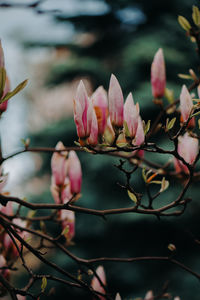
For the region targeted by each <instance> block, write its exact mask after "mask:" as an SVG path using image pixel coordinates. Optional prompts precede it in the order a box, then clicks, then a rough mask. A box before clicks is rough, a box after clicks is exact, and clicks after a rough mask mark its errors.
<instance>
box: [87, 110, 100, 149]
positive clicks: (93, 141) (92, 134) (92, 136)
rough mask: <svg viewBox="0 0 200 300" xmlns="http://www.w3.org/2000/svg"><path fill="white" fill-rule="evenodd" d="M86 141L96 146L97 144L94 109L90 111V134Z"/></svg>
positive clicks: (96, 123) (96, 125) (96, 124)
mask: <svg viewBox="0 0 200 300" xmlns="http://www.w3.org/2000/svg"><path fill="white" fill-rule="evenodd" d="M88 143H89V144H90V145H92V146H96V145H97V144H98V122H97V117H96V113H95V110H94V109H93V112H92V126H91V132H90V136H89V138H88Z"/></svg>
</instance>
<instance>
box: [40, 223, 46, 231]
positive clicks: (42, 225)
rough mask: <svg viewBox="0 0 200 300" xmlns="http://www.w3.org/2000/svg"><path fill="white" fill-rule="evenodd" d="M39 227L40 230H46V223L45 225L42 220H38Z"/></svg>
mask: <svg viewBox="0 0 200 300" xmlns="http://www.w3.org/2000/svg"><path fill="white" fill-rule="evenodd" d="M40 229H41V231H42V232H46V225H45V223H44V221H40Z"/></svg>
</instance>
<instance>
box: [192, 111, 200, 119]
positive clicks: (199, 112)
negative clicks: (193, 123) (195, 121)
mask: <svg viewBox="0 0 200 300" xmlns="http://www.w3.org/2000/svg"><path fill="white" fill-rule="evenodd" d="M199 114H200V110H199V111H197V112H196V113H194V114H192V115H191V118H193V117H196V116H198V115H199Z"/></svg>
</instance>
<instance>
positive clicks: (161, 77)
mask: <svg viewBox="0 0 200 300" xmlns="http://www.w3.org/2000/svg"><path fill="white" fill-rule="evenodd" d="M165 86H166V72H165V61H164V56H163V50H162V49H161V48H160V49H159V50H158V51H157V52H156V54H155V56H154V59H153V62H152V65H151V88H152V94H153V96H154V98H162V97H163V96H164V93H165Z"/></svg>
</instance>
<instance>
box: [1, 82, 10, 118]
mask: <svg viewBox="0 0 200 300" xmlns="http://www.w3.org/2000/svg"><path fill="white" fill-rule="evenodd" d="M8 92H10V81H9V78H8V77H6V83H5V87H4V91H3V95H2V99H3V98H4V97H5V96H6V95H7V93H8ZM7 106H8V100H6V101H4V102H3V103H1V104H0V113H3V112H4V111H6V109H7Z"/></svg>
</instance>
